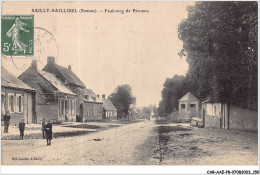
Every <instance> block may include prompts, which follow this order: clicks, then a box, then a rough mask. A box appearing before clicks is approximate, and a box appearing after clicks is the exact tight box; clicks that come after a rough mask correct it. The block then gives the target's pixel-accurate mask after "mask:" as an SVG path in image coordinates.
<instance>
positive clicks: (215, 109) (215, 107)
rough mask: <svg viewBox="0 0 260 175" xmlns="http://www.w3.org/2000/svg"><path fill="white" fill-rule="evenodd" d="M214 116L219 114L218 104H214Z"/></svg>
mask: <svg viewBox="0 0 260 175" xmlns="http://www.w3.org/2000/svg"><path fill="white" fill-rule="evenodd" d="M214 116H217V106H214Z"/></svg>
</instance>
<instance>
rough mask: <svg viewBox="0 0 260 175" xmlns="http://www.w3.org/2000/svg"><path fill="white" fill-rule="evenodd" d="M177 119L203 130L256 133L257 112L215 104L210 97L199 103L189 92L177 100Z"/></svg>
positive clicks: (219, 103)
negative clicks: (214, 129) (198, 126)
mask: <svg viewBox="0 0 260 175" xmlns="http://www.w3.org/2000/svg"><path fill="white" fill-rule="evenodd" d="M178 119H179V120H180V121H191V122H193V121H195V123H196V124H197V123H201V126H202V127H204V128H216V129H235V130H242V131H252V132H257V131H258V114H257V111H251V110H248V109H242V108H241V107H238V106H235V105H232V104H228V103H221V102H215V101H213V100H212V99H211V97H210V96H209V97H207V98H206V99H205V100H203V101H202V102H200V100H199V99H198V98H197V97H195V96H194V95H193V94H192V93H191V92H188V93H187V94H186V95H184V96H183V97H182V98H181V99H180V100H179V115H178Z"/></svg>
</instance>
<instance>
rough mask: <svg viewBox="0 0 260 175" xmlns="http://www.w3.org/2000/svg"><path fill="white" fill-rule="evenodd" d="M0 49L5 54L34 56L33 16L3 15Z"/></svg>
mask: <svg viewBox="0 0 260 175" xmlns="http://www.w3.org/2000/svg"><path fill="white" fill-rule="evenodd" d="M1 22H2V31H1V34H2V40H1V42H2V43H1V44H2V47H1V51H2V54H3V55H5V56H25V57H32V56H34V16H33V15H3V16H2V17H1Z"/></svg>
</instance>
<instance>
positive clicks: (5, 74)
mask: <svg viewBox="0 0 260 175" xmlns="http://www.w3.org/2000/svg"><path fill="white" fill-rule="evenodd" d="M1 86H4V87H11V88H16V89H24V90H33V91H35V89H33V88H31V87H29V86H28V85H27V84H25V83H24V82H22V81H21V80H20V79H18V78H17V77H16V76H14V75H13V74H11V73H10V72H9V71H8V70H6V69H5V68H3V67H2V71H1Z"/></svg>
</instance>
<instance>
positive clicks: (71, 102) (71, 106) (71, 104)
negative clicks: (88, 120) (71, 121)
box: [70, 101, 73, 114]
mask: <svg viewBox="0 0 260 175" xmlns="http://www.w3.org/2000/svg"><path fill="white" fill-rule="evenodd" d="M72 108H73V101H70V113H71V114H73V109H72Z"/></svg>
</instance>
